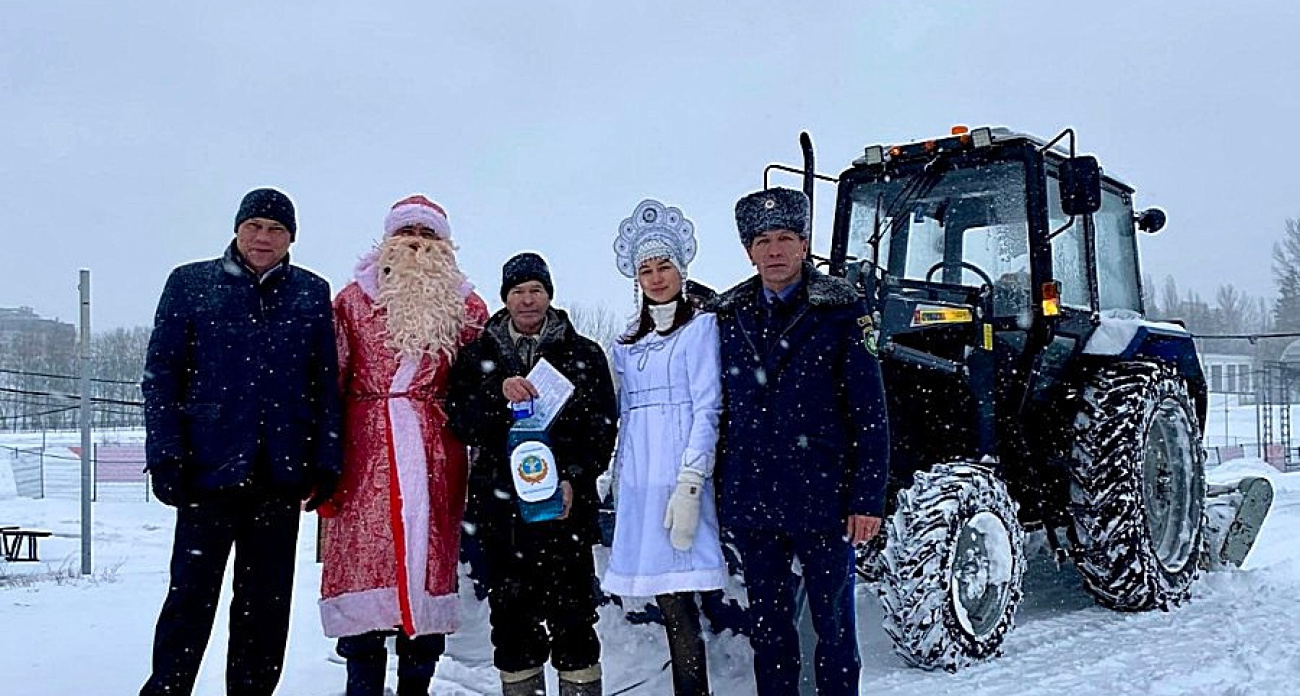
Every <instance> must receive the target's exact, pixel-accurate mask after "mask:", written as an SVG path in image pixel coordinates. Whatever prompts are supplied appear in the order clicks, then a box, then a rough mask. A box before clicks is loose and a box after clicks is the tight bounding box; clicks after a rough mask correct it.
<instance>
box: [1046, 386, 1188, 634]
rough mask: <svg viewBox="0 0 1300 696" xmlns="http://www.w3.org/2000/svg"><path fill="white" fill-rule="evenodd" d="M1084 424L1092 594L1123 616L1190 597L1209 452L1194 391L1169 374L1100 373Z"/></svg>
mask: <svg viewBox="0 0 1300 696" xmlns="http://www.w3.org/2000/svg"><path fill="white" fill-rule="evenodd" d="M1081 396H1082V407H1081V409H1080V412H1079V414H1078V415H1077V416H1076V418H1075V423H1074V428H1075V442H1074V455H1073V458H1074V464H1073V468H1072V470H1071V472H1070V508H1071V513H1072V515H1073V518H1074V537H1075V541H1076V542H1077V543H1078V546H1079V549H1078V550H1077V553H1076V554H1075V562H1076V565H1077V567H1078V568H1079V572H1080V574H1081V575H1082V576H1083V582H1084V586H1085V587H1086V588H1087V589H1088V591H1089V592H1090V593H1091V594H1092V595H1093V596H1094V597H1095V598H1096V599H1097V601H1098V602H1100V603H1101V604H1102V605H1104V606H1107V607H1110V608H1112V609H1119V610H1123V611H1143V610H1147V609H1157V608H1159V609H1165V608H1168V607H1170V606H1172V605H1176V604H1178V603H1180V602H1182V601H1183V600H1185V599H1186V598H1187V597H1188V595H1189V594H1190V592H1191V586H1192V583H1193V582H1194V581H1195V580H1196V576H1197V574H1198V572H1199V571H1198V569H1199V567H1200V556H1201V553H1202V552H1203V548H1202V535H1203V533H1204V532H1203V525H1202V519H1203V516H1204V510H1205V454H1204V451H1203V450H1202V449H1201V431H1200V426H1199V424H1198V422H1197V418H1196V413H1195V411H1194V410H1193V409H1192V405H1191V401H1190V399H1189V398H1188V395H1187V387H1186V386H1185V385H1184V383H1183V380H1182V379H1181V378H1179V376H1178V374H1177V373H1176V372H1175V371H1174V370H1173V369H1172V368H1170V367H1168V366H1164V365H1159V364H1155V363H1145V362H1122V363H1115V364H1113V365H1108V366H1106V367H1104V368H1101V369H1099V370H1097V371H1096V372H1094V373H1093V374H1092V375H1091V376H1090V377H1089V379H1088V382H1087V383H1086V384H1085V386H1084V388H1083V392H1082V395H1081Z"/></svg>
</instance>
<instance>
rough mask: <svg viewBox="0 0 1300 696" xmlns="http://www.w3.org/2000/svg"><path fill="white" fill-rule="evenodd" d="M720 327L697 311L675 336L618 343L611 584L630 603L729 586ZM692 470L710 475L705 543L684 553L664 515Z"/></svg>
mask: <svg viewBox="0 0 1300 696" xmlns="http://www.w3.org/2000/svg"><path fill="white" fill-rule="evenodd" d="M720 364H721V363H720V359H719V341H718V325H717V322H716V320H715V318H714V316H713V315H712V314H697V315H696V316H695V318H694V319H692V320H691V321H690V322H688V323H687V324H686V325H684V326H682V327H681V328H679V329H677V330H676V331H674V332H673V333H672V334H669V335H668V336H660V335H658V334H657V333H654V332H651V333H650V334H649V335H647V336H645V337H643V338H641V340H639V341H637V342H636V343H633V344H631V345H624V344H621V343H620V344H616V345H615V346H614V372H615V373H616V375H617V376H618V380H619V389H618V395H619V413H620V419H619V429H618V450H617V454H616V455H615V460H614V476H615V481H616V485H617V493H616V496H615V510H616V516H615V526H614V545H613V550H612V552H611V554H610V560H609V566H608V568H607V569H606V572H605V577H604V579H603V580H602V583H601V584H602V586H603V587H604V589H605V591H606V592H610V593H612V594H616V595H620V596H624V597H651V596H654V595H657V594H666V593H670V592H690V591H707V590H716V589H720V588H722V586H723V585H724V584H725V582H726V577H727V573H726V566H725V564H724V562H723V558H722V546H721V544H720V542H719V540H718V513H717V509H716V506H715V503H714V492H713V491H714V488H713V464H714V459H715V450H716V448H717V444H718V418H719V415H720V412H721V408H722V384H721V380H720V375H719V369H720ZM683 466H687V467H690V468H692V469H695V470H696V471H698V472H699V473H700V474H701V475H703V476H704V479H705V483H704V490H703V492H702V493H701V495H700V500H701V505H700V525H699V529H698V531H697V532H696V535H695V543H694V545H693V546H692V548H691V549H689V550H687V551H678V550H676V549H674V548H673V546H672V544H671V543H670V541H669V537H668V530H667V529H665V528H664V525H663V520H664V511H665V510H666V509H667V506H668V499H669V498H670V497H671V496H672V494H673V490H674V489H675V488H676V486H677V474H678V473H679V472H680V471H681V469H682V467H683Z"/></svg>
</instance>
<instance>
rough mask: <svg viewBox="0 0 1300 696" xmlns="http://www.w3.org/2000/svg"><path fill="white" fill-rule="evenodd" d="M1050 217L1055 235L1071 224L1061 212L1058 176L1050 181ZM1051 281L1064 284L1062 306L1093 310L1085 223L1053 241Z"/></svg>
mask: <svg viewBox="0 0 1300 696" xmlns="http://www.w3.org/2000/svg"><path fill="white" fill-rule="evenodd" d="M1047 214H1048V226H1049V227H1051V231H1052V232H1055V231H1056V230H1059V229H1061V226H1062V225H1064V224H1065V223H1066V221H1067V220H1069V217H1067V216H1066V214H1065V211H1063V210H1061V185H1060V180H1059V179H1057V178H1056V177H1055V176H1048V177H1047ZM1052 278H1053V279H1054V280H1057V281H1060V283H1061V304H1063V305H1065V306H1067V307H1075V308H1077V309H1091V307H1090V306H1089V304H1090V303H1089V301H1088V257H1087V254H1086V253H1085V246H1084V238H1083V220H1082V219H1078V218H1076V219H1075V221H1074V224H1073V225H1071V226H1070V228H1069V229H1067V230H1065V231H1064V232H1062V233H1060V234H1058V235H1056V237H1054V238H1052Z"/></svg>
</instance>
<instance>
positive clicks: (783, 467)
mask: <svg viewBox="0 0 1300 696" xmlns="http://www.w3.org/2000/svg"><path fill="white" fill-rule="evenodd" d="M736 224H737V227H738V228H739V230H740V237H741V242H742V243H743V244H744V245H745V248H746V250H747V251H748V253H749V257H750V260H751V261H752V262H753V264H754V266H755V267H756V268H757V270H758V275H756V276H755V277H753V278H750V279H749V280H747V281H745V282H743V283H741V284H740V285H737V286H736V287H734V288H732V289H730V290H728V291H727V292H726V293H724V294H723V295H721V296H720V297H719V298H718V299H717V300H716V301H715V303H714V307H715V308H716V309H717V311H718V329H719V331H720V333H721V339H722V368H723V369H722V382H723V399H724V412H725V417H724V418H723V423H722V444H721V448H720V453H719V460H718V469H717V476H718V478H719V480H720V482H721V487H720V492H719V502H720V516H721V521H722V524H723V526H724V527H725V528H730V530H731V532H732V534H733V536H734V539H735V540H736V544H737V546H738V548H739V550H740V555H741V560H742V562H743V564H744V568H745V585H746V589H747V592H748V595H749V605H750V608H751V611H752V612H753V617H754V632H753V635H752V636H751V638H750V641H751V643H752V645H753V647H754V675H755V681H756V682H757V685H758V694H759V696H788V695H789V694H794V693H797V692H798V680H799V670H800V659H799V639H798V635H797V633H796V629H795V617H794V607H795V597H794V594H795V588H796V587H797V585H798V578H796V577H795V576H794V574H793V572H792V571H791V563H792V561H793V560H794V559H795V558H798V559H799V563H800V565H801V567H802V569H803V572H802V575H803V583H804V585H805V587H806V589H807V592H808V605H809V607H810V609H811V610H812V617H813V626H814V628H815V629H816V631H817V653H816V654H817V663H816V678H817V693H818V694H821V695H822V696H850V695H855V694H857V693H858V672H859V671H860V661H859V658H858V649H857V640H856V630H855V626H854V607H853V578H854V570H853V545H855V544H862V543H865V542H866V541H867V540H869V539H871V538H872V537H873V536H875V534H876V533H877V531H878V530H879V528H880V516H881V515H882V513H883V510H884V494H885V482H886V479H887V474H888V468H889V464H888V457H889V444H888V427H887V419H886V412H885V401H884V389H883V387H882V384H881V379H880V369H879V365H878V363H877V361H876V356H875V354H874V345H875V344H874V342H872V341H871V340H870V339H871V338H872V336H871V335H870V331H871V330H872V328H873V326H872V323H871V320H870V318H869V317H868V316H867V312H866V310H865V308H864V307H863V306H862V303H861V302H860V301H859V298H858V295H857V293H856V292H855V290H854V289H853V286H851V285H850V284H848V283H847V282H845V281H843V280H841V279H839V278H834V277H831V276H828V275H825V274H823V273H821V272H819V271H817V270H816V269H815V268H814V267H813V266H812V264H810V263H808V262H807V261H806V260H805V258H806V256H807V253H808V198H807V197H806V196H804V194H803V193H802V192H800V191H795V190H791V189H781V188H776V189H769V190H766V191H759V192H757V193H753V194H750V195H748V196H745V197H744V198H742V199H740V202H738V203H737V204H736Z"/></svg>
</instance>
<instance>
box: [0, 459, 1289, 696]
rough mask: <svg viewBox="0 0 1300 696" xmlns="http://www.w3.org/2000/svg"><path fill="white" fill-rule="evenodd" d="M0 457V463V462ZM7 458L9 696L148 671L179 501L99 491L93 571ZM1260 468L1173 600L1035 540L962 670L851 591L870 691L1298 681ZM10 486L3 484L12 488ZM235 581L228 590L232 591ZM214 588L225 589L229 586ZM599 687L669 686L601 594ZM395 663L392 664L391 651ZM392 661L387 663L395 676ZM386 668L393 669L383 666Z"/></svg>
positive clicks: (1284, 584)
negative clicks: (1084, 583) (1241, 530)
mask: <svg viewBox="0 0 1300 696" xmlns="http://www.w3.org/2000/svg"><path fill="white" fill-rule="evenodd" d="M5 463H6V462H4V461H3V460H0V465H3V464H5ZM5 468H6V467H5V466H0V523H5V524H8V523H22V524H24V525H26V526H32V527H42V528H45V529H49V530H51V531H53V532H54V533H55V536H54V537H52V538H50V539H47V540H45V541H44V542H43V543H42V545H41V554H42V557H43V558H44V559H46V562H45V563H42V564H38V565H33V564H10V565H9V566H7V567H5V566H3V565H0V578H3V577H5V576H6V575H7V576H8V579H7V580H5V581H4V584H0V693H2V694H14V695H16V696H46V695H49V696H54V695H60V696H61V695H63V694H73V693H76V694H128V693H134V692H135V691H137V690H138V689H139V686H140V684H141V683H142V682H143V680H144V678H145V676H146V674H147V672H148V661H149V647H150V641H151V637H152V631H153V622H154V620H155V618H156V616H157V611H158V608H159V606H160V604H161V602H162V598H163V594H164V591H165V588H166V582H167V577H166V565H167V558H168V551H169V546H170V541H171V530H172V524H173V521H174V513H173V512H172V511H171V510H169V509H168V508H165V507H163V506H161V505H159V504H157V503H147V502H143V501H139V502H126V501H107V502H101V503H97V504H96V505H95V519H94V526H95V534H94V542H95V547H94V553H95V568H96V572H95V574H94V575H93V576H91V577H89V578H80V577H78V576H77V570H78V569H79V563H80V561H79V559H80V555H79V537H78V535H79V530H80V522H79V518H78V515H79V507H78V503H77V501H76V500H72V499H59V498H48V499H45V500H33V499H28V498H15V497H13V493H12V491H13V486H12V483H9V482H7V480H6V477H5V476H4V474H3V473H2V471H3V469H5ZM1243 473H1263V474H1267V475H1268V476H1269V477H1270V478H1271V479H1272V480H1273V481H1274V484H1275V486H1276V488H1277V501H1276V504H1275V506H1274V509H1273V511H1272V513H1271V514H1270V517H1269V519H1268V521H1267V523H1266V525H1265V528H1264V531H1263V532H1262V534H1261V536H1260V539H1259V543H1258V544H1257V546H1256V548H1255V550H1254V551H1253V552H1252V555H1251V557H1250V558H1249V559H1248V560H1247V563H1246V567H1245V569H1243V570H1240V571H1234V572H1220V573H1213V574H1210V575H1207V576H1206V577H1204V578H1203V579H1202V580H1201V582H1200V583H1199V584H1198V585H1197V587H1196V590H1195V592H1194V596H1193V600H1192V602H1191V603H1189V604H1187V605H1185V606H1183V607H1181V608H1179V609H1177V610H1175V611H1172V612H1167V613H1163V612H1155V613H1147V614H1118V613H1115V612H1111V611H1108V610H1105V609H1102V608H1100V607H1097V606H1095V605H1094V604H1093V603H1092V601H1091V600H1090V599H1089V598H1088V597H1087V596H1086V595H1085V594H1084V592H1083V590H1082V589H1081V588H1080V586H1079V581H1078V579H1077V576H1076V574H1075V573H1074V571H1073V570H1072V569H1071V568H1069V567H1066V568H1064V569H1061V570H1057V569H1056V568H1055V567H1054V566H1053V565H1052V564H1051V562H1050V561H1049V560H1047V559H1046V558H1043V557H1040V558H1038V559H1037V560H1036V561H1035V562H1034V563H1033V564H1032V566H1031V572H1030V573H1029V574H1028V576H1027V578H1026V600H1025V603H1024V604H1023V605H1022V607H1021V610H1020V612H1019V615H1018V626H1017V628H1016V630H1015V631H1014V632H1012V634H1011V635H1010V637H1009V638H1008V639H1007V642H1006V646H1005V648H1006V655H1005V656H1003V657H1002V658H1000V659H998V660H995V661H993V662H990V663H987V664H984V665H980V666H977V667H974V668H971V669H968V670H966V671H963V672H962V673H960V674H957V675H950V674H945V673H938V674H935V673H927V672H923V671H919V670H915V669H910V668H908V667H906V666H904V664H903V663H902V661H901V660H900V659H899V658H897V657H895V656H894V655H893V654H892V652H891V651H890V647H889V644H888V641H887V639H886V638H885V636H884V635H883V633H882V631H881V630H880V628H879V626H880V615H879V608H878V605H877V603H876V600H875V599H874V597H873V596H872V595H871V594H869V593H868V592H867V590H866V588H860V594H859V609H858V613H859V619H860V621H859V624H860V625H859V633H860V641H861V646H862V654H863V693H869V694H873V695H881V696H884V695H891V694H897V695H902V694H927V695H928V694H961V695H962V696H980V695H988V696H1011V695H1013V694H1044V695H1046V694H1088V695H1089V696H1093V695H1095V694H1158V695H1174V694H1203V695H1205V696H1209V695H1212V694H1213V695H1220V694H1241V695H1243V696H1244V695H1246V694H1251V695H1255V694H1291V693H1296V686H1295V682H1296V681H1297V680H1300V620H1297V617H1300V539H1297V537H1296V534H1295V533H1296V531H1297V530H1300V473H1293V474H1278V473H1276V471H1275V470H1273V469H1271V468H1269V467H1267V466H1266V465H1264V464H1263V463H1262V462H1259V461H1256V460H1241V461H1237V462H1232V463H1229V464H1227V465H1224V466H1222V467H1219V468H1218V469H1216V470H1215V471H1213V472H1212V473H1211V479H1212V480H1222V479H1227V478H1232V477H1235V476H1240V475H1242V474H1243ZM6 488H8V491H9V492H7V493H6ZM314 525H315V520H314V518H313V517H307V516H305V517H304V519H303V528H302V543H301V544H300V552H299V565H298V571H299V572H298V580H297V594H296V597H295V603H294V607H293V626H292V632H291V637H290V644H289V652H288V658H287V662H286V671H285V676H284V679H283V681H282V683H281V688H280V690H279V693H281V694H286V695H290V696H324V695H332V694H341V693H342V691H343V688H342V687H343V680H344V668H343V666H342V665H341V664H339V663H338V662H336V661H335V660H334V659H332V655H333V652H332V644H331V642H330V641H327V640H326V639H325V638H324V637H323V636H322V635H321V631H320V624H319V620H318V617H317V613H316V607H315V599H316V597H317V589H318V586H319V580H320V568H319V566H317V565H316V564H315V563H314V562H313V560H314V554H315V544H314V540H315V533H314V531H315V526H314ZM227 599H228V598H227ZM223 606H224V603H223ZM463 608H464V613H465V617H464V618H465V629H464V630H463V631H462V632H461V633H460V634H458V635H456V636H455V637H453V638H452V640H451V641H450V642H449V655H448V657H447V658H444V659H443V661H442V662H441V663H440V664H439V666H438V677H437V682H436V684H435V689H436V690H437V693H440V694H460V695H466V694H493V693H498V690H497V688H496V673H495V671H494V670H493V669H492V668H491V664H490V654H491V653H490V647H489V645H488V641H487V630H486V618H487V617H486V608H485V607H484V606H483V605H481V604H479V603H477V602H475V601H474V600H473V598H472V597H470V596H465V597H464V598H463ZM225 621H226V618H225V616H224V615H222V616H219V617H218V623H217V628H216V630H215V631H214V635H213V640H212V645H211V647H210V649H209V652H208V655H207V658H206V660H205V662H204V668H203V672H202V674H201V676H200V680H199V685H198V688H197V690H196V693H198V694H200V695H213V694H220V693H222V692H223V681H222V667H223V664H224V660H225V641H226V632H225V628H224V626H225ZM600 630H601V634H602V637H603V642H604V649H605V669H606V675H607V679H606V692H607V693H613V692H614V691H615V690H617V689H620V688H623V687H625V686H628V685H631V684H634V683H636V682H640V681H642V680H648V681H646V683H645V684H644V685H642V686H640V687H637V688H635V689H632V690H631V691H629V692H628V693H629V694H632V695H633V696H635V695H636V694H667V693H671V686H670V680H669V677H668V675H667V673H666V672H663V671H661V669H660V668H661V666H662V665H663V663H664V661H665V660H666V659H667V648H666V647H665V644H664V641H663V638H662V629H660V628H658V627H656V626H631V625H629V624H627V623H626V622H624V621H623V620H622V618H621V617H620V616H619V614H618V612H617V611H616V610H614V609H613V608H612V607H611V608H607V609H605V610H603V611H602V618H601V625H600ZM709 650H710V660H711V664H710V671H711V673H712V676H713V682H714V691H715V693H717V694H721V695H731V694H742V695H743V694H752V693H753V683H752V677H751V674H750V653H749V649H748V646H747V644H746V642H745V640H744V639H742V638H737V637H735V636H732V635H730V634H725V635H720V636H710V637H709ZM392 667H394V668H395V664H394V665H392ZM394 678H395V677H394ZM391 683H392V682H391V681H390V684H391Z"/></svg>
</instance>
